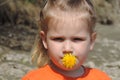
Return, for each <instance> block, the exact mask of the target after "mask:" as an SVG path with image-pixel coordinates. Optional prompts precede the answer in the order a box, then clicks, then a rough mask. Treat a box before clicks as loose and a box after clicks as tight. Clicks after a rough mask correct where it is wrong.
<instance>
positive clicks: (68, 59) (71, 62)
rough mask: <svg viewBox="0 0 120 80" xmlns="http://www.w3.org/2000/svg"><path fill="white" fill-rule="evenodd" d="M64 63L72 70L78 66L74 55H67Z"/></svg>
mask: <svg viewBox="0 0 120 80" xmlns="http://www.w3.org/2000/svg"><path fill="white" fill-rule="evenodd" d="M62 63H63V65H64V66H65V67H66V68H72V67H74V65H75V64H76V57H75V56H74V55H72V54H69V53H68V54H65V55H64V57H63V59H62Z"/></svg>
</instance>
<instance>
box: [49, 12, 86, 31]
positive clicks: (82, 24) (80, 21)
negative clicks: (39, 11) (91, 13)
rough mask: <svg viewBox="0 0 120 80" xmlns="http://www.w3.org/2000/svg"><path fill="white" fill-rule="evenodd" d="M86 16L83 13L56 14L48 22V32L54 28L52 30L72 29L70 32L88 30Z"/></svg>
mask: <svg viewBox="0 0 120 80" xmlns="http://www.w3.org/2000/svg"><path fill="white" fill-rule="evenodd" d="M86 17H87V14H85V13H84V14H83V13H66V12H56V13H55V15H54V16H52V17H51V19H50V20H49V22H48V30H51V29H53V28H54V30H62V29H66V30H69V29H72V30H75V29H77V30H80V29H86V30H88V23H87V19H86Z"/></svg>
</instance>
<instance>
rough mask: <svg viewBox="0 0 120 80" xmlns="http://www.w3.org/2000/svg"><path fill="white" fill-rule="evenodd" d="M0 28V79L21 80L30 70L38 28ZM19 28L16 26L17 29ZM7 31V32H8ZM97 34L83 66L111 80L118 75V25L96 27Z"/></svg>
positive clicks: (119, 50)
mask: <svg viewBox="0 0 120 80" xmlns="http://www.w3.org/2000/svg"><path fill="white" fill-rule="evenodd" d="M5 27H6V28H5V29H0V44H1V45H0V80H21V77H22V76H23V75H25V74H26V73H27V72H28V71H29V70H31V69H33V68H34V67H35V66H33V65H32V64H31V62H30V55H31V53H30V50H31V47H32V45H33V41H34V39H35V35H36V33H37V31H36V30H37V28H32V27H31V28H29V29H27V27H26V28H23V27H24V26H23V25H19V28H17V29H15V28H16V27H14V29H8V28H10V27H9V26H7V25H6V26H5ZM17 27H18V26H17ZM8 30H9V31H8ZM96 31H97V32H98V35H97V40H96V45H95V49H94V51H93V52H91V53H90V55H89V58H88V60H87V62H86V64H85V65H87V66H91V67H96V68H99V69H101V70H103V71H105V72H106V73H107V74H109V76H110V77H111V78H112V80H118V79H119V76H120V54H119V52H120V37H119V34H120V26H119V25H100V24H97V28H96Z"/></svg>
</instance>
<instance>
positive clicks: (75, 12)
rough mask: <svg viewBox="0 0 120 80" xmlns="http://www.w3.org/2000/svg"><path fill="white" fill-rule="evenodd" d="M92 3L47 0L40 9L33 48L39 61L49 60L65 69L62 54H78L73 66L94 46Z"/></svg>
mask: <svg viewBox="0 0 120 80" xmlns="http://www.w3.org/2000/svg"><path fill="white" fill-rule="evenodd" d="M95 22H96V17H95V12H94V9H93V5H92V4H91V2H90V1H89V0H48V2H47V3H46V5H45V7H44V8H43V10H42V11H41V13H40V29H39V35H40V37H38V38H37V41H36V42H37V43H36V45H35V46H34V47H35V48H34V49H33V59H34V58H36V57H35V56H36V55H37V62H38V65H39V66H40V64H42V65H45V64H47V63H48V62H49V61H52V62H53V63H54V64H55V65H57V66H59V67H60V68H62V69H65V70H67V69H66V68H65V67H64V66H63V65H62V62H61V59H62V58H63V56H64V54H66V53H71V54H73V55H74V56H75V57H76V58H77V60H76V61H77V63H76V66H75V67H74V68H73V69H76V68H78V67H80V66H81V64H82V63H83V62H84V60H85V58H86V56H87V54H88V53H89V51H90V50H92V49H93V44H94V40H95V37H96V33H95V32H94V26H95Z"/></svg>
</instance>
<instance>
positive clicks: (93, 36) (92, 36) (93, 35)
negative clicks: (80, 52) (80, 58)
mask: <svg viewBox="0 0 120 80" xmlns="http://www.w3.org/2000/svg"><path fill="white" fill-rule="evenodd" d="M96 36H97V33H96V32H93V33H92V34H91V45H90V50H93V48H94V44H95V40H96Z"/></svg>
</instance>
